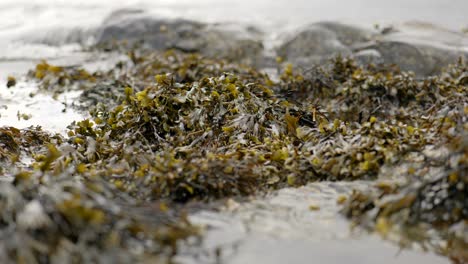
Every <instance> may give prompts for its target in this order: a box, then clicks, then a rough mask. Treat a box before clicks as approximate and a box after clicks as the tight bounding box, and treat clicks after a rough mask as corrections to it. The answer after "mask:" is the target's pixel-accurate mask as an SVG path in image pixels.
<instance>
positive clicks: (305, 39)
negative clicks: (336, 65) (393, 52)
mask: <svg viewBox="0 0 468 264" xmlns="http://www.w3.org/2000/svg"><path fill="white" fill-rule="evenodd" d="M372 35H373V33H372V32H371V31H366V30H364V29H360V28H357V27H353V26H348V25H343V24H340V23H334V22H322V23H315V24H312V25H310V26H307V27H306V28H305V29H303V30H302V31H301V32H299V33H298V34H296V35H294V36H293V37H292V38H290V39H288V40H286V41H285V42H284V43H283V44H282V45H280V47H279V48H278V50H277V52H278V55H279V56H281V57H283V58H285V59H287V60H288V61H290V62H292V63H294V64H299V65H301V66H305V65H307V64H309V66H310V64H316V63H320V62H322V61H324V60H326V59H329V58H330V57H334V56H336V55H338V54H340V55H343V56H350V55H351V54H352V49H351V46H352V45H355V44H356V43H360V42H365V41H369V40H370V38H371V37H372Z"/></svg>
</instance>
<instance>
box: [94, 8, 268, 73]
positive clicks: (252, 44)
mask: <svg viewBox="0 0 468 264" xmlns="http://www.w3.org/2000/svg"><path fill="white" fill-rule="evenodd" d="M261 35H262V34H261V32H259V31H258V30H256V29H254V28H251V27H250V28H249V27H242V26H234V25H229V24H216V25H207V24H203V23H199V22H195V21H190V20H185V19H162V18H157V17H153V16H151V15H149V14H146V13H144V12H138V11H135V10H132V11H130V12H125V11H118V12H114V13H112V14H111V15H110V16H109V17H108V18H107V19H106V20H105V21H104V23H103V25H102V27H101V29H100V30H99V32H98V34H97V42H98V43H107V42H111V41H127V42H129V43H136V42H142V43H143V44H144V45H145V46H147V47H150V48H152V49H156V50H165V49H179V50H182V51H186V52H199V53H201V54H203V55H206V56H209V57H217V58H228V59H232V60H236V61H241V62H245V63H249V64H257V63H259V62H260V61H261V59H262V53H263V44H262V41H261Z"/></svg>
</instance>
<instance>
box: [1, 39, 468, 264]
mask: <svg viewBox="0 0 468 264" xmlns="http://www.w3.org/2000/svg"><path fill="white" fill-rule="evenodd" d="M122 50H124V51H125V54H126V56H127V59H125V60H122V61H121V62H119V63H117V64H116V65H115V67H114V68H112V69H111V70H108V71H99V72H95V73H88V72H87V71H85V70H83V69H81V68H79V67H76V66H74V67H62V66H54V65H50V64H48V63H46V62H41V63H40V64H38V65H37V66H36V69H35V70H33V71H31V73H30V78H32V79H34V80H35V81H37V82H38V83H39V90H40V91H47V92H51V91H52V92H53V93H54V94H55V95H57V94H59V93H63V92H65V91H68V90H81V91H83V93H82V95H81V97H80V99H79V102H75V104H76V107H78V108H81V109H86V110H89V118H88V119H85V120H77V121H74V122H72V123H71V124H70V125H69V127H68V133H67V135H66V136H64V135H49V134H47V133H45V132H42V131H41V130H39V129H37V128H36V129H33V128H30V129H26V130H17V129H15V128H1V130H0V159H1V162H4V164H6V165H5V167H8V171H7V172H3V173H4V174H5V175H6V174H8V175H13V177H14V180H13V182H12V183H5V184H3V183H2V184H1V185H0V186H1V188H4V189H5V191H4V192H2V200H1V201H2V202H1V204H0V205H1V206H2V207H4V208H5V209H4V210H2V215H1V216H2V218H1V221H0V222H1V225H0V226H1V228H0V235H2V236H7V235H8V236H12V237H14V238H15V239H12V240H11V242H9V243H8V244H7V245H6V246H4V247H3V248H1V249H0V250H3V251H4V252H5V254H3V255H5V256H8V260H24V261H26V262H37V263H49V262H56V261H59V260H60V261H62V262H63V261H65V260H66V261H67V262H70V261H77V262H80V261H81V262H89V261H102V260H103V258H109V259H113V260H115V259H120V258H123V259H126V260H129V261H130V260H132V261H141V260H142V259H144V258H148V257H155V258H159V257H170V256H171V255H172V254H174V252H176V250H177V243H179V242H180V241H182V240H186V239H187V238H188V237H192V236H197V235H198V234H199V232H198V229H197V228H196V227H194V226H192V225H191V224H190V223H189V222H188V221H187V219H186V218H185V217H184V213H183V212H184V210H185V209H187V207H189V206H190V204H191V203H193V202H197V201H201V202H204V203H207V202H213V201H218V200H219V199H223V198H239V197H245V196H249V195H254V194H262V193H266V192H270V191H273V190H276V189H279V188H283V187H287V186H292V187H295V186H300V185H303V184H307V183H309V182H313V181H320V180H332V181H338V180H349V181H352V180H358V179H370V180H375V179H379V178H380V177H381V176H382V175H384V174H385V172H388V171H390V172H392V171H393V170H394V169H396V168H399V167H403V168H405V169H406V171H407V173H406V175H401V177H402V178H404V179H406V180H407V184H406V185H405V184H402V185H399V186H393V185H392V184H377V188H376V190H374V193H370V194H368V193H362V192H356V193H354V194H353V195H352V196H351V197H348V198H347V197H340V198H339V199H338V201H337V202H338V203H340V204H343V205H344V206H345V208H346V210H345V213H346V215H347V216H348V217H350V218H352V219H353V220H354V222H355V223H356V224H359V225H364V226H367V227H369V228H370V229H371V230H377V231H379V232H380V233H382V234H384V235H385V236H387V235H389V234H390V233H391V230H392V227H393V226H402V227H405V230H406V227H410V226H416V225H419V224H422V223H424V224H428V225H429V226H436V227H438V228H439V230H441V233H444V232H451V231H450V230H452V227H453V226H454V225H457V224H460V223H463V221H466V216H467V214H466V210H467V206H468V204H467V203H466V188H465V185H466V160H468V159H467V144H466V135H467V134H466V130H467V128H468V127H467V126H466V124H467V122H466V121H467V120H466V115H467V105H468V101H467V96H466V95H467V83H466V74H467V66H466V64H465V62H463V61H462V60H460V61H459V62H458V63H456V64H454V65H453V66H451V67H449V68H447V69H446V70H445V71H444V72H443V73H441V74H440V75H439V76H433V77H427V78H424V79H417V78H415V76H414V75H413V74H412V73H409V72H402V71H400V70H399V69H397V68H395V67H393V66H384V65H368V66H366V67H362V66H358V65H357V64H356V63H355V62H354V61H353V60H352V59H350V58H343V57H337V58H334V59H333V60H331V61H329V62H328V63H326V64H324V65H321V66H318V67H314V68H311V69H299V68H295V67H294V66H293V65H291V64H285V67H284V68H283V69H282V70H281V71H280V73H279V76H269V75H267V74H265V73H264V72H262V71H261V70H259V69H256V68H252V67H249V66H246V65H241V64H238V63H234V62H232V61H226V60H218V59H213V58H207V57H204V56H201V55H199V54H191V53H184V52H181V51H176V50H167V51H165V52H155V51H148V50H144V49H141V48H133V49H122ZM278 63H282V61H281V60H278ZM276 77H277V78H276ZM274 80H276V81H274ZM430 149H435V151H436V152H437V153H449V154H447V155H446V156H443V155H442V157H439V160H438V159H436V158H434V157H429V156H427V155H426V154H424V153H426V152H427V151H428V150H430ZM20 156H22V157H29V158H31V162H29V163H27V162H22V163H21V164H18V162H17V161H18V159H19V158H18V157H20ZM415 157H416V158H415ZM413 185H414V186H413ZM436 189H437V190H436ZM150 204H158V205H159V206H156V207H157V208H152V209H151V210H150V212H151V213H150V215H147V214H146V213H144V211H145V210H143V209H144V208H148V206H149V205H150ZM428 205H432V207H430V208H429V207H427V206H428ZM130 208H133V210H131V209H130ZM310 209H311V210H318V209H320V208H318V207H317V206H316V205H311V207H310ZM31 215H34V216H35V217H33V219H36V220H37V221H30V220H28V217H29V218H30V216H31ZM402 215H403V216H404V217H402ZM446 215H448V216H446ZM26 216H28V217H26ZM366 219H367V220H366ZM460 228H461V230H462V231H461V232H462V233H463V234H465V233H466V230H467V229H466V228H465V227H460ZM413 233H414V232H413ZM413 233H411V232H408V234H413ZM45 234H49V235H48V236H45ZM418 234H419V235H421V236H422V234H424V233H423V232H422V231H421V232H419V233H418ZM453 237H454V236H451V235H447V236H445V239H447V240H450V241H453V242H452V243H455V244H457V243H458V244H460V243H461V242H458V241H460V239H459V240H453V239H452V238H453ZM24 241H26V242H24ZM461 241H465V242H464V243H466V239H465V240H463V239H461ZM20 243H25V245H27V246H26V247H21V246H20ZM462 244H463V243H462Z"/></svg>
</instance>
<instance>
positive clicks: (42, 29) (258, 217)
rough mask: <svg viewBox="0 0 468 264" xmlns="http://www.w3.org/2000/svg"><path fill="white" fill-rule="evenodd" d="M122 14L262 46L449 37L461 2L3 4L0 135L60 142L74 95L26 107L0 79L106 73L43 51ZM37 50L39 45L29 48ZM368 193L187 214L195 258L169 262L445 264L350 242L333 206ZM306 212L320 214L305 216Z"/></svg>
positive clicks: (327, 191)
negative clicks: (382, 35) (408, 26)
mask: <svg viewBox="0 0 468 264" xmlns="http://www.w3.org/2000/svg"><path fill="white" fill-rule="evenodd" d="M122 7H127V8H143V9H145V10H147V11H149V12H152V13H154V14H157V15H162V16H170V17H184V18H191V19H197V20H202V21H208V22H242V23H252V24H255V25H258V26H260V27H261V28H263V29H265V30H267V31H268V32H271V33H272V35H271V36H270V39H274V38H275V34H278V32H281V31H283V30H286V29H288V28H294V27H297V26H300V25H303V24H306V23H310V22H316V21H323V20H339V21H344V22H350V23H355V24H361V25H365V26H368V27H369V26H372V25H373V24H374V23H381V24H384V25H385V24H391V23H395V24H401V23H403V22H407V21H413V20H418V21H426V22H431V23H435V24H437V25H440V26H443V27H446V28H449V29H451V30H455V31H456V30H460V29H461V28H463V27H466V26H468V18H467V17H466V14H465V13H466V12H462V11H465V10H468V1H464V0H451V1H450V3H447V1H442V0H415V1H404V0H397V1H385V0H352V1H336V0H334V1H317V0H288V1H286V0H279V1H274V2H273V1H267V0H256V1H252V0H249V1H247V0H237V1H215V0H202V1H197V2H196V3H194V1H190V0H182V1H181V0H179V1H171V0H163V1H150V0H146V1H137V0H135V1H116V0H106V1H95V0H81V1H79V2H75V1H60V0H51V1H46V0H37V1H29V0H2V1H1V2H0V115H1V116H0V126H5V125H7V126H15V127H18V128H23V127H28V126H31V125H40V126H42V127H43V128H44V129H45V130H47V131H53V132H62V133H63V132H64V131H65V129H66V126H67V125H68V124H69V123H70V122H71V121H73V120H79V119H81V118H83V117H84V115H83V114H82V113H78V112H76V111H74V110H73V109H72V108H70V107H65V105H66V104H69V103H70V102H71V101H72V100H73V98H75V97H76V96H77V95H78V94H69V93H68V94H67V93H66V94H64V95H63V96H61V97H59V98H58V99H57V100H54V99H52V97H51V95H48V94H38V95H36V96H34V97H30V96H29V94H30V93H31V92H33V91H34V84H32V83H30V82H24V81H23V80H22V79H19V83H18V85H17V86H15V87H13V88H10V89H7V88H6V87H5V83H6V77H7V76H8V75H13V76H16V77H20V76H22V75H24V74H25V73H26V72H27V70H28V69H30V68H32V67H33V66H34V64H35V63H37V62H38V61H39V60H40V59H42V58H47V59H48V60H49V61H51V62H52V63H57V64H60V65H75V64H83V65H85V66H86V67H88V68H89V69H97V68H102V67H104V68H105V67H108V66H109V65H111V64H112V62H111V61H109V60H108V58H102V57H101V58H98V59H96V57H94V56H93V54H86V53H82V52H79V46H78V45H76V44H73V43H69V44H67V45H59V46H50V45H47V44H43V43H44V41H45V42H47V41H51V42H54V43H61V42H70V39H69V36H70V33H69V32H70V30H72V29H73V30H74V31H73V32H75V33H76V34H78V35H80V34H81V35H82V36H83V37H84V38H86V36H88V35H87V33H86V32H87V30H89V29H90V28H92V27H93V26H96V25H99V24H100V23H101V22H102V21H103V19H104V18H105V16H106V15H108V14H109V13H110V12H112V11H113V10H116V9H118V8H122ZM77 29H78V30H77ZM416 33H417V32H416ZM421 35H422V37H423V38H424V37H426V38H427V36H424V34H421ZM438 38H441V36H438ZM37 40H39V41H41V42H43V43H42V44H41V43H33V42H34V41H37ZM54 40H55V41H54ZM80 40H83V39H80ZM429 40H430V39H429ZM72 42H73V41H72ZM64 104H65V105H64ZM5 106H6V108H5ZM64 109H66V111H65V112H63V110H64ZM18 111H19V112H20V113H25V114H31V115H32V116H31V118H30V119H29V120H18V118H17V113H18ZM370 185H372V183H371V182H348V183H330V182H320V183H312V184H309V185H307V186H305V187H301V188H297V189H293V188H286V189H283V190H280V191H278V192H275V193H272V194H269V195H268V196H266V197H257V198H252V199H251V201H249V202H246V203H242V204H237V203H236V202H232V201H231V202H229V203H227V205H226V208H225V209H223V210H221V211H220V212H211V211H202V212H199V213H196V214H193V215H191V216H190V219H191V220H192V222H194V223H196V224H200V225H203V226H205V227H206V229H207V232H206V234H205V237H204V242H203V244H202V246H201V249H200V248H183V250H182V253H181V254H180V255H179V256H178V257H177V260H178V261H179V262H180V263H216V262H217V260H220V261H222V262H223V263H286V262H287V263H315V262H317V263H344V262H346V263H429V264H430V263H448V260H447V259H445V258H442V257H439V256H436V255H434V254H433V253H424V252H422V251H420V250H418V249H415V250H409V251H406V250H405V251H402V252H400V249H399V248H398V247H397V246H395V245H394V244H392V243H390V242H386V241H383V240H381V239H380V238H379V237H377V236H376V235H369V234H365V233H360V234H359V233H357V234H356V233H353V232H351V230H350V229H349V222H347V221H346V220H345V219H344V218H343V217H342V216H341V215H340V214H339V209H340V206H339V205H338V204H337V203H336V200H337V198H338V196H340V195H346V194H349V193H350V192H351V191H352V190H353V189H363V188H367V187H369V186H370ZM311 205H314V206H317V207H319V208H320V209H319V210H313V211H312V210H310V209H309V207H310V206H311ZM216 252H218V253H219V257H216Z"/></svg>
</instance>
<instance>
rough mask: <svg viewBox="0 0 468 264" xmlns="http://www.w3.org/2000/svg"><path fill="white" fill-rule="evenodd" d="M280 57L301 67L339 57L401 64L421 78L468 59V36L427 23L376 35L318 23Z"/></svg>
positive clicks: (279, 51) (297, 36)
mask: <svg viewBox="0 0 468 264" xmlns="http://www.w3.org/2000/svg"><path fill="white" fill-rule="evenodd" d="M277 54H278V55H279V56H281V57H283V58H284V59H286V60H287V61H289V62H292V63H293V64H295V65H298V66H301V67H312V66H314V65H316V64H320V63H323V62H324V61H326V60H328V59H329V58H331V57H335V56H337V55H342V56H349V57H354V58H355V59H356V61H357V62H358V63H359V64H361V65H366V64H369V63H374V64H386V65H390V64H392V65H397V66H399V67H400V69H402V70H404V71H412V72H414V73H415V74H416V75H417V76H428V75H433V74H437V73H438V72H440V71H441V70H442V68H443V67H446V66H447V65H449V64H451V63H454V62H456V61H457V59H458V58H460V57H464V58H468V36H467V35H466V34H462V33H458V32H452V31H449V30H445V29H442V28H438V27H435V26H433V25H430V24H425V23H416V22H412V23H407V24H404V25H402V26H400V27H399V28H398V27H397V28H396V29H393V30H390V31H388V30H385V31H383V32H380V33H378V32H376V31H372V30H365V29H362V28H358V27H354V26H349V25H343V24H340V23H333V22H322V23H315V24H312V25H309V26H307V27H305V28H304V29H303V30H301V31H300V32H299V33H297V34H295V35H294V36H292V37H290V38H289V39H287V40H285V41H284V42H283V43H282V44H281V45H280V46H279V47H278V49H277Z"/></svg>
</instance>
